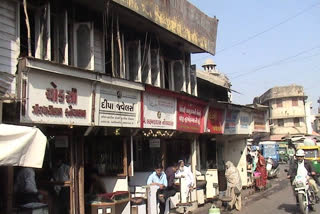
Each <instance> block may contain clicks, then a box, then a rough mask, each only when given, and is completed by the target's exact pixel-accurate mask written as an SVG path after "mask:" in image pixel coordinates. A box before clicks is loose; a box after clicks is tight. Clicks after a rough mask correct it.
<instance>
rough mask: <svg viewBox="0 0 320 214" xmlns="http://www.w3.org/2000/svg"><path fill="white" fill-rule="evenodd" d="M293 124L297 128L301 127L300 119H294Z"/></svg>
mask: <svg viewBox="0 0 320 214" xmlns="http://www.w3.org/2000/svg"><path fill="white" fill-rule="evenodd" d="M293 123H294V126H295V127H299V126H300V119H299V118H298V117H296V118H293Z"/></svg>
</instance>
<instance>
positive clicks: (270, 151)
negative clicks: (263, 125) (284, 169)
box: [259, 141, 279, 161]
mask: <svg viewBox="0 0 320 214" xmlns="http://www.w3.org/2000/svg"><path fill="white" fill-rule="evenodd" d="M259 146H260V149H261V151H262V155H263V156H264V157H265V158H269V157H270V158H272V159H273V160H275V161H279V152H278V149H279V146H278V144H277V143H276V142H275V141H262V142H260V143H259Z"/></svg>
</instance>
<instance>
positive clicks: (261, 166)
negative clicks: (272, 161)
mask: <svg viewBox="0 0 320 214" xmlns="http://www.w3.org/2000/svg"><path fill="white" fill-rule="evenodd" d="M257 156H258V162H257V168H256V172H259V173H260V176H261V177H260V182H259V185H261V186H262V187H266V186H267V178H268V174H267V169H266V160H265V159H264V157H263V155H262V154H261V151H260V149H257ZM256 185H257V183H256Z"/></svg>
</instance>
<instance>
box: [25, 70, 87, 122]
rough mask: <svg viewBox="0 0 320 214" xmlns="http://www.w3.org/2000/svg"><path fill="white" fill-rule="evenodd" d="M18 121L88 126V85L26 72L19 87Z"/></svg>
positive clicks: (75, 80)
mask: <svg viewBox="0 0 320 214" xmlns="http://www.w3.org/2000/svg"><path fill="white" fill-rule="evenodd" d="M22 94H25V95H23V99H25V102H22V106H21V117H20V118H21V122H26V123H30V122H32V123H43V124H64V125H90V124H91V123H90V122H91V111H92V88H91V82H90V81H88V80H82V79H78V78H74V77H67V76H61V75H58V74H54V73H48V72H41V71H35V70H30V71H29V72H28V74H27V81H26V82H24V83H23V84H22Z"/></svg>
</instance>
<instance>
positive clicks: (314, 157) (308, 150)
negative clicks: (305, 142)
mask: <svg viewBox="0 0 320 214" xmlns="http://www.w3.org/2000/svg"><path fill="white" fill-rule="evenodd" d="M297 149H302V150H303V151H304V152H305V159H306V160H310V161H311V162H312V165H313V166H314V168H315V170H316V173H317V174H318V175H320V146H316V145H314V146H302V145H299V146H298V148H297Z"/></svg>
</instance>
